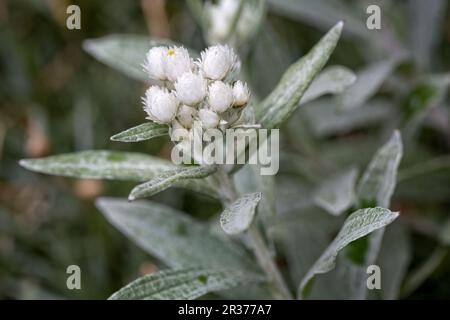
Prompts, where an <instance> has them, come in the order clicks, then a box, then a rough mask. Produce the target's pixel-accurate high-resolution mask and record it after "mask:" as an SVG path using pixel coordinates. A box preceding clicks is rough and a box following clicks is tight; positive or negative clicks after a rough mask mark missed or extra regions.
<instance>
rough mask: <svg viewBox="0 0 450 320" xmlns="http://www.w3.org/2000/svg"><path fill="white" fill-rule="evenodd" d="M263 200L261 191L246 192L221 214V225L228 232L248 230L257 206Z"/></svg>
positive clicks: (236, 232)
mask: <svg viewBox="0 0 450 320" xmlns="http://www.w3.org/2000/svg"><path fill="white" fill-rule="evenodd" d="M260 200H261V192H254V193H249V194H246V195H244V196H242V197H240V198H239V199H237V200H236V201H235V202H233V203H232V204H231V205H230V206H229V207H227V208H225V210H224V211H223V212H222V214H221V216H220V225H221V226H222V229H223V230H224V231H225V232H226V233H228V234H238V233H242V232H244V231H246V230H247V229H248V228H249V227H250V225H251V223H252V221H253V217H254V216H255V211H256V206H257V205H258V203H259V201H260Z"/></svg>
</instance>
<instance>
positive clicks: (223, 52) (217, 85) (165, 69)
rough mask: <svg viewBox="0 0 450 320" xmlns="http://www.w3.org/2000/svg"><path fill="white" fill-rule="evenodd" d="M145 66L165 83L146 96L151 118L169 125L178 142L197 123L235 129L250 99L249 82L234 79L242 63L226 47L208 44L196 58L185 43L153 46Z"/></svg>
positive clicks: (152, 76)
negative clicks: (192, 56)
mask: <svg viewBox="0 0 450 320" xmlns="http://www.w3.org/2000/svg"><path fill="white" fill-rule="evenodd" d="M144 69H145V70H146V71H147V73H148V75H149V76H150V78H151V79H153V80H158V81H159V83H161V85H159V86H158V85H154V86H151V87H150V88H149V89H148V90H147V91H146V93H145V96H144V97H143V98H142V100H143V103H144V110H145V112H146V113H147V114H148V117H147V119H149V120H152V121H154V122H157V123H162V124H167V125H169V127H170V129H171V130H170V131H169V132H170V133H171V136H172V140H174V141H180V138H181V139H189V136H190V135H191V132H190V130H191V128H192V126H193V124H194V122H195V121H199V122H200V123H201V126H202V127H203V128H205V129H209V128H218V129H225V128H229V127H232V126H233V125H234V124H236V123H239V122H240V117H241V115H242V111H243V109H244V108H245V106H246V105H247V104H248V101H249V98H250V91H249V89H248V87H247V85H246V84H245V83H243V82H242V81H239V80H237V81H236V76H237V75H238V73H239V69H240V61H239V59H238V57H237V55H236V54H235V53H234V51H233V49H231V48H230V47H228V46H224V45H217V46H213V47H209V48H207V49H206V50H204V51H203V52H202V53H201V56H200V58H199V59H198V60H196V61H194V60H193V59H192V58H191V57H190V56H189V52H188V51H187V50H186V49H185V48H183V47H175V46H174V47H163V46H161V47H153V48H152V49H150V51H149V52H148V53H147V56H146V61H145V63H144ZM175 129H177V130H175ZM180 129H181V132H182V134H181V137H180V136H177V137H174V132H178V135H180V134H179V132H180Z"/></svg>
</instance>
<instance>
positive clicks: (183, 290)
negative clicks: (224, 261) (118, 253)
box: [109, 267, 262, 300]
mask: <svg viewBox="0 0 450 320" xmlns="http://www.w3.org/2000/svg"><path fill="white" fill-rule="evenodd" d="M261 280H262V279H261V276H257V275H252V274H251V273H245V272H242V271H238V270H233V269H223V268H221V269H211V268H202V267H198V268H195V267H193V268H187V269H178V270H165V271H160V272H157V273H153V274H149V275H146V276H143V277H141V278H139V279H137V280H135V281H133V282H131V283H130V284H128V285H127V286H125V287H123V288H122V289H120V290H119V291H117V292H116V293H114V294H113V295H112V296H111V297H109V300H193V299H196V298H199V297H201V296H203V295H205V294H207V293H210V292H214V291H219V290H225V289H230V288H233V287H236V286H239V285H247V284H250V283H257V282H260V281H261Z"/></svg>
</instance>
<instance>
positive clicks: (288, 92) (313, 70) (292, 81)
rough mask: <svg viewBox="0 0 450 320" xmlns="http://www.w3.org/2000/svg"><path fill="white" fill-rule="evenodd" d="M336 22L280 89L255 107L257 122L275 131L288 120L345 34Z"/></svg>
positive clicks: (293, 69) (292, 71)
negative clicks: (342, 34)
mask: <svg viewBox="0 0 450 320" xmlns="http://www.w3.org/2000/svg"><path fill="white" fill-rule="evenodd" d="M342 27H343V22H339V23H337V24H336V25H335V26H334V27H333V28H332V29H331V30H330V31H329V32H328V33H327V34H326V35H325V36H324V37H323V38H322V39H321V40H320V41H319V42H318V43H317V44H316V45H315V46H314V47H313V48H312V49H311V51H309V52H308V53H307V54H306V55H305V56H304V57H302V58H301V59H300V60H299V61H298V62H296V63H294V64H293V65H292V66H290V67H289V69H288V70H287V71H286V72H285V73H284V75H283V77H282V78H281V80H280V82H279V83H278V85H277V87H276V88H275V89H274V90H273V91H272V93H271V94H269V96H268V97H267V98H265V99H264V100H263V101H262V102H261V103H260V104H259V105H258V106H256V108H255V112H256V118H257V122H258V123H260V124H261V125H262V126H263V127H264V128H267V129H272V128H275V127H277V126H279V125H280V124H281V123H282V122H283V121H284V120H286V119H287V118H289V116H290V115H291V114H292V112H294V111H295V109H296V108H297V107H298V104H299V101H300V99H301V97H302V96H303V94H304V93H305V91H306V89H308V87H309V85H310V84H311V82H312V81H313V79H314V77H315V76H316V75H317V74H318V73H319V71H320V70H321V69H322V68H323V66H324V65H325V63H326V62H327V61H328V58H329V57H330V55H331V53H332V52H333V50H334V48H335V47H336V44H337V42H338V40H339V37H340V35H341V32H342Z"/></svg>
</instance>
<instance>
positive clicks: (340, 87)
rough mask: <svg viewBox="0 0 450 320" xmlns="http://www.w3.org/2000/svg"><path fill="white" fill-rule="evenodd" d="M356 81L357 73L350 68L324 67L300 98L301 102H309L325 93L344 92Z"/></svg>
mask: <svg viewBox="0 0 450 320" xmlns="http://www.w3.org/2000/svg"><path fill="white" fill-rule="evenodd" d="M355 81H356V75H355V74H354V73H353V72H352V71H351V70H350V69H348V68H346V67H342V66H331V67H328V68H326V69H324V70H323V71H322V72H321V73H320V74H319V75H318V76H317V78H316V79H314V81H313V82H312V83H311V85H310V86H309V88H308V90H306V92H305V94H304V95H303V97H302V98H301V100H300V104H305V103H308V102H309V101H311V100H314V99H317V98H318V97H320V96H323V95H325V94H337V93H342V92H343V91H344V90H345V89H346V88H347V87H349V86H351V85H352V84H353V83H354V82H355Z"/></svg>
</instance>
